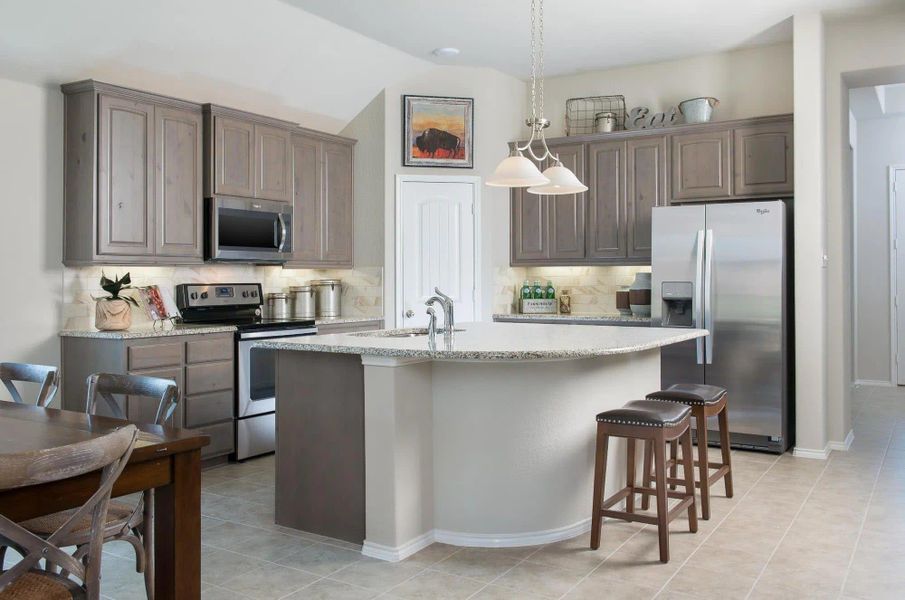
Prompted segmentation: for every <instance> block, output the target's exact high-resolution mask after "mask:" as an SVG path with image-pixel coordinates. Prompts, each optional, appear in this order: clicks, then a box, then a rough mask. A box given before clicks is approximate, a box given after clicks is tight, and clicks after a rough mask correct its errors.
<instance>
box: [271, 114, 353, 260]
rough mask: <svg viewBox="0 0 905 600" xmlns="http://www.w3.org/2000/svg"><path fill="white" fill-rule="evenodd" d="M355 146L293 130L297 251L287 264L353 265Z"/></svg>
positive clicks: (303, 130)
mask: <svg viewBox="0 0 905 600" xmlns="http://www.w3.org/2000/svg"><path fill="white" fill-rule="evenodd" d="M354 145H355V141H354V140H351V139H348V138H343V137H339V136H330V135H327V134H322V133H319V132H314V131H310V130H306V129H302V128H298V129H297V131H296V133H293V134H292V136H291V139H290V148H291V164H292V173H293V176H292V203H293V232H292V234H293V253H292V259H291V260H290V261H289V262H288V263H287V264H286V266H287V267H290V268H291V267H307V268H311V267H314V268H317V267H330V268H351V267H352V249H353V244H352V233H353V201H354V198H353V188H352V185H353V178H352V167H353V163H352V151H353V148H354Z"/></svg>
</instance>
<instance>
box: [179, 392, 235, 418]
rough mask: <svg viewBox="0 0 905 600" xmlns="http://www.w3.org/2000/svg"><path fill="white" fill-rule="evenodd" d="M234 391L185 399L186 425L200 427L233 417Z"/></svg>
mask: <svg viewBox="0 0 905 600" xmlns="http://www.w3.org/2000/svg"><path fill="white" fill-rule="evenodd" d="M233 402H234V397H233V391H232V390H225V391H222V392H213V393H211V394H201V395H199V396H190V397H188V398H186V399H185V426H186V427H198V426H199V425H204V424H205V423H216V422H217V421H225V420H226V419H232V417H233Z"/></svg>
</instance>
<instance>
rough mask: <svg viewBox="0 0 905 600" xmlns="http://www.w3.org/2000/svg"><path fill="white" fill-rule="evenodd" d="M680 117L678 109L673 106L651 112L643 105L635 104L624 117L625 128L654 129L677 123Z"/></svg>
mask: <svg viewBox="0 0 905 600" xmlns="http://www.w3.org/2000/svg"><path fill="white" fill-rule="evenodd" d="M680 119H681V113H680V112H679V109H678V108H676V107H675V106H673V107H672V108H670V109H669V111H667V112H659V113H651V112H650V109H648V108H646V107H644V106H636V107H635V108H633V109H632V110H630V111H629V113H628V117H626V119H625V128H626V129H654V128H657V127H670V126H672V125H677V124H678V123H679V120H680Z"/></svg>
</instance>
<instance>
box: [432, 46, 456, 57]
mask: <svg viewBox="0 0 905 600" xmlns="http://www.w3.org/2000/svg"><path fill="white" fill-rule="evenodd" d="M431 54H433V55H434V56H439V57H440V58H450V57H453V56H458V55H459V49H458V48H451V47H448V48H434V49H433V50H431Z"/></svg>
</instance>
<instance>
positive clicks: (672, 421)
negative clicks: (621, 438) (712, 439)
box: [597, 400, 691, 427]
mask: <svg viewBox="0 0 905 600" xmlns="http://www.w3.org/2000/svg"><path fill="white" fill-rule="evenodd" d="M689 413H691V408H690V407H688V406H683V405H681V404H675V403H673V402H661V401H659V400H632V401H631V402H628V403H626V405H625V406H623V407H622V408H615V409H613V410H608V411H606V412H602V413H600V414H599V415H597V422H598V423H612V424H614V425H637V426H639V427H675V426H676V425H678V424H679V423H680V422H681V421H682V419H684V418H686V417H687V416H688V415H689Z"/></svg>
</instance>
